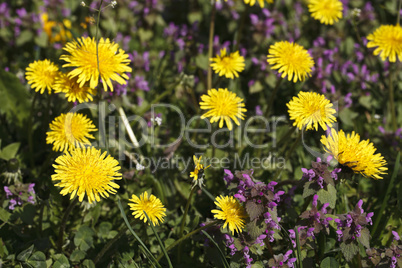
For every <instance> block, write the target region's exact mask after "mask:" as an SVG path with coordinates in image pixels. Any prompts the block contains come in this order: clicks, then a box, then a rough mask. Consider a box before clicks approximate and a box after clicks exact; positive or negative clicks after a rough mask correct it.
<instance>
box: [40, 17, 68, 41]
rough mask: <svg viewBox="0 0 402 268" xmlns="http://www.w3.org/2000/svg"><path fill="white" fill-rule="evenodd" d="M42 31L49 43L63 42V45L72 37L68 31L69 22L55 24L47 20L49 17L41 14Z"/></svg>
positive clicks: (65, 20)
mask: <svg viewBox="0 0 402 268" xmlns="http://www.w3.org/2000/svg"><path fill="white" fill-rule="evenodd" d="M41 19H42V24H43V31H44V32H45V33H46V34H47V36H48V39H49V42H50V43H54V42H63V43H65V42H66V41H67V40H68V39H71V38H72V37H73V36H72V34H71V32H70V30H69V29H71V21H70V20H68V19H64V20H63V23H59V22H55V21H51V20H49V15H48V14H47V13H43V14H42V16H41Z"/></svg>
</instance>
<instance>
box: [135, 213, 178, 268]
mask: <svg viewBox="0 0 402 268" xmlns="http://www.w3.org/2000/svg"><path fill="white" fill-rule="evenodd" d="M142 212H143V213H144V214H145V216H146V217H147V220H148V222H149V223H150V224H149V225H150V226H151V229H152V232H154V234H155V236H156V239H157V240H158V242H159V245H160V246H161V249H162V252H163V255H165V257H166V260H167V262H168V264H169V268H173V265H172V262H171V261H170V258H169V255H168V254H167V251H166V248H165V245H163V243H162V240H161V238H160V237H159V235H158V233H157V232H156V231H155V228H154V224H153V223H152V222H151V220H150V219H149V217H148V214H147V213H146V212H145V210H143V211H142Z"/></svg>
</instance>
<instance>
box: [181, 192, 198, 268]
mask: <svg viewBox="0 0 402 268" xmlns="http://www.w3.org/2000/svg"><path fill="white" fill-rule="evenodd" d="M195 189H196V188H195V187H192V188H191V192H190V195H189V197H188V199H187V203H186V207H185V209H184V214H183V218H182V219H181V225H180V231H179V237H182V236H183V231H184V225H185V223H186V218H187V213H188V209H189V208H190V203H191V198H192V197H193V194H194V192H195ZM181 249H182V245H179V247H178V249H177V250H178V252H177V259H178V262H179V263H180V260H181Z"/></svg>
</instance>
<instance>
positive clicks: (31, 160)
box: [28, 92, 38, 168]
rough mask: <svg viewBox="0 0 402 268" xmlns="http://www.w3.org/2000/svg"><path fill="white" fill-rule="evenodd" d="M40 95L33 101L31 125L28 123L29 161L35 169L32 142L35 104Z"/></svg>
mask: <svg viewBox="0 0 402 268" xmlns="http://www.w3.org/2000/svg"><path fill="white" fill-rule="evenodd" d="M37 96H38V94H37V93H36V92H35V94H34V98H33V100H32V105H31V114H30V118H29V123H28V146H29V160H30V164H31V168H33V167H34V157H33V155H34V150H33V141H32V137H33V134H32V127H33V117H34V116H33V113H34V108H35V102H36V97H37Z"/></svg>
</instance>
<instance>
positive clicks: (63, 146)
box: [46, 113, 97, 152]
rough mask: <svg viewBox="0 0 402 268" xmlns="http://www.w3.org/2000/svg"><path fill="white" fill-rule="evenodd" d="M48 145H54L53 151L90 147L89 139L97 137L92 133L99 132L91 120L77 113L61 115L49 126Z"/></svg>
mask: <svg viewBox="0 0 402 268" xmlns="http://www.w3.org/2000/svg"><path fill="white" fill-rule="evenodd" d="M49 127H50V131H48V132H47V133H46V135H47V137H46V143H47V144H52V143H53V151H56V152H62V151H71V150H73V149H75V148H76V147H83V146H84V145H90V144H91V143H90V142H89V140H88V139H94V138H95V137H94V136H93V135H91V134H90V132H93V131H97V129H96V128H95V125H94V124H93V123H92V121H91V119H89V118H87V117H86V116H85V115H82V114H76V113H67V114H61V115H60V116H58V117H56V118H55V119H54V120H53V122H52V123H50V125H49Z"/></svg>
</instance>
